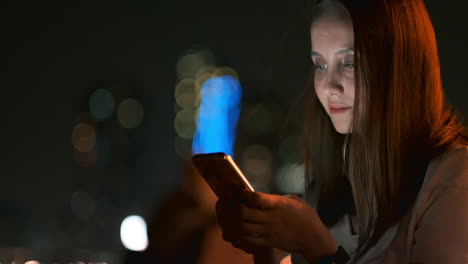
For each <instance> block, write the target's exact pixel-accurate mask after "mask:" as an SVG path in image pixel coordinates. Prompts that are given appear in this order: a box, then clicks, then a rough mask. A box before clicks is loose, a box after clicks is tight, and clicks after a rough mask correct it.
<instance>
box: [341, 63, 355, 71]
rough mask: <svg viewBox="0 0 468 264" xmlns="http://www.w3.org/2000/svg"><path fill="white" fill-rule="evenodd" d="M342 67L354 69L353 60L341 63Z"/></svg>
mask: <svg viewBox="0 0 468 264" xmlns="http://www.w3.org/2000/svg"><path fill="white" fill-rule="evenodd" d="M343 67H345V68H347V69H351V70H352V69H354V62H347V63H345V64H343Z"/></svg>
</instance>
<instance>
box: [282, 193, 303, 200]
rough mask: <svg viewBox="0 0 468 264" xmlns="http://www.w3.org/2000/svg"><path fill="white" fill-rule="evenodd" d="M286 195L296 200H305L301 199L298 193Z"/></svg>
mask: <svg viewBox="0 0 468 264" xmlns="http://www.w3.org/2000/svg"><path fill="white" fill-rule="evenodd" d="M284 196H285V197H288V198H290V199H293V200H296V201H303V200H302V199H301V197H299V196H297V195H295V194H291V193H290V194H286V195H284Z"/></svg>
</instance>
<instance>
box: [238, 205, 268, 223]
mask: <svg viewBox="0 0 468 264" xmlns="http://www.w3.org/2000/svg"><path fill="white" fill-rule="evenodd" d="M239 218H240V219H242V220H243V221H247V222H251V223H257V224H264V223H266V222H267V221H268V218H269V212H268V211H264V210H261V209H256V208H250V207H248V206H246V205H243V204H241V205H240V206H239Z"/></svg>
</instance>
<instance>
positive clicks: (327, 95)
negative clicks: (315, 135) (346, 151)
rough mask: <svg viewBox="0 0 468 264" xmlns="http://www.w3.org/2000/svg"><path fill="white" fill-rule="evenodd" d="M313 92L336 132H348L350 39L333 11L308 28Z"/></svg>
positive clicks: (351, 88)
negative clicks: (312, 69) (313, 75)
mask: <svg viewBox="0 0 468 264" xmlns="http://www.w3.org/2000/svg"><path fill="white" fill-rule="evenodd" d="M310 36H311V43H312V55H311V57H312V61H313V64H314V71H315V73H314V74H315V79H314V83H315V92H316V94H317V97H318V99H319V101H320V103H321V104H322V106H323V108H324V109H325V111H326V112H327V114H328V115H329V116H330V119H331V121H332V123H333V126H334V127H335V129H336V131H337V132H338V133H341V134H346V133H350V132H351V127H350V123H351V120H352V116H353V109H354V108H353V106H354V36H353V28H352V25H351V24H350V23H349V22H347V21H346V20H344V19H343V18H341V17H340V16H339V14H338V11H336V10H329V11H327V12H325V13H324V14H322V15H321V16H320V17H318V18H317V19H316V20H315V21H314V22H313V23H312V26H311V31H310Z"/></svg>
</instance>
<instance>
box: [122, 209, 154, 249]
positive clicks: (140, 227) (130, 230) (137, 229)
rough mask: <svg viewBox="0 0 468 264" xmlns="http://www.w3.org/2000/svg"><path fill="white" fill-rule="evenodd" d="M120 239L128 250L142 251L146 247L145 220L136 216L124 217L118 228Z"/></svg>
mask: <svg viewBox="0 0 468 264" xmlns="http://www.w3.org/2000/svg"><path fill="white" fill-rule="evenodd" d="M120 239H121V241H122V244H123V245H124V246H125V248H127V249H128V250H132V251H144V250H145V249H146V248H147V247H148V234H147V231H146V222H145V220H144V219H143V218H142V217H141V216H138V215H131V216H128V217H126V218H125V219H124V220H123V221H122V224H121V226H120Z"/></svg>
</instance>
